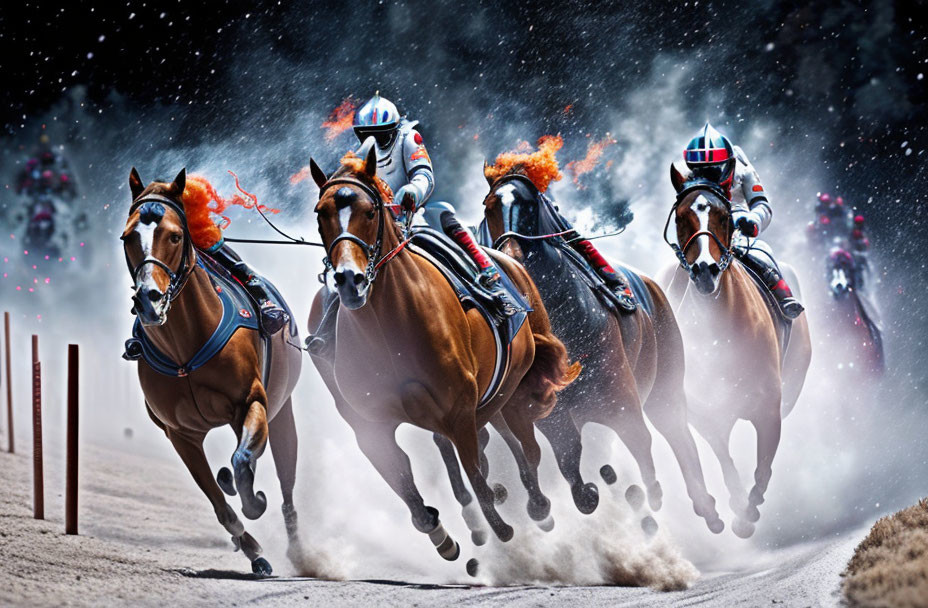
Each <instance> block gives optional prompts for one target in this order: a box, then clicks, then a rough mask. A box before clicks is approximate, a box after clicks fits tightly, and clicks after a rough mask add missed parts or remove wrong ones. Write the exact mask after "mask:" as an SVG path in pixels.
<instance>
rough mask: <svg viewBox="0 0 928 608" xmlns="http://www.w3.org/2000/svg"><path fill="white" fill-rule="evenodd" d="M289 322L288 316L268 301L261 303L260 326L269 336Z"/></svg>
mask: <svg viewBox="0 0 928 608" xmlns="http://www.w3.org/2000/svg"><path fill="white" fill-rule="evenodd" d="M289 322H290V315H288V314H287V312H286V311H285V310H283V309H282V308H280V307H278V306H276V305H275V304H274V303H273V302H271V301H270V300H265V301H264V302H262V303H261V325H262V327H264V331H266V332H267V333H268V334H269V335H272V336H273V335H274V334H276V333H277V332H279V331H280V330H281V329H283V328H284V327H285V326H286V325H287V324H288V323H289Z"/></svg>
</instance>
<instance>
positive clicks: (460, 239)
mask: <svg viewBox="0 0 928 608" xmlns="http://www.w3.org/2000/svg"><path fill="white" fill-rule="evenodd" d="M451 238H453V239H454V242H455V243H457V244H458V245H460V246H461V247H462V248H463V249H464V250H465V251H466V252H467V253H468V254H469V255H470V257H471V259H473V260H474V262H476V263H477V266H478V267H479V268H480V270H486V269H487V268H489V267H491V266H492V265H493V263H492V262H490V258H488V257H487V254H485V253H484V252H483V250H482V249H480V247H478V246H477V243H475V242H474V239H473V237H472V236H471V235H470V233H469V232H468V231H467V230H465V229H463V228H460V229H458V230H455V231H454V232H453V233H452V234H451Z"/></svg>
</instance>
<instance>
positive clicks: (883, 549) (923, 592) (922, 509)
mask: <svg viewBox="0 0 928 608" xmlns="http://www.w3.org/2000/svg"><path fill="white" fill-rule="evenodd" d="M842 576H844V583H843V585H842V587H843V590H844V596H845V598H847V601H848V604H849V605H851V606H855V607H861V608H864V607H866V608H890V607H892V608H917V607H925V606H928V498H926V499H922V500H920V501H919V502H918V504H917V505H915V506H913V507H909V508H908V509H903V510H902V511H899V512H898V513H896V514H894V515H890V516H889V517H883V518H880V519H879V520H878V521H877V522H876V523H875V524H873V528H872V529H871V530H870V534H869V535H867V538H865V539H864V540H863V542H861V543H860V545H858V546H857V549H856V550H855V551H854V556H853V557H852V558H851V561H850V562H848V565H847V570H845V571H844V573H843V574H842Z"/></svg>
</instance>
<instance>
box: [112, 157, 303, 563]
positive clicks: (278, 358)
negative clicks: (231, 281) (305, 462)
mask: <svg viewBox="0 0 928 608" xmlns="http://www.w3.org/2000/svg"><path fill="white" fill-rule="evenodd" d="M185 184H186V172H185V171H181V172H180V173H179V174H178V175H177V177H176V178H175V179H174V181H173V182H170V183H162V182H153V183H151V184H149V185H148V187H145V186H144V185H143V184H142V181H141V179H140V178H139V175H138V173H137V172H136V170H135V169H134V168H133V169H132V173H131V174H130V176H129V187H130V189H131V191H132V200H133V202H132V206H131V208H130V211H129V219H128V221H127V222H126V228H125V231H124V232H123V234H122V240H123V245H124V248H125V254H126V260H127V262H128V263H129V268H130V271H131V273H132V275H133V281H134V283H135V284H134V289H135V295H134V296H133V301H134V303H135V306H134V309H133V310H134V312H135V313H136V314H137V315H138V317H139V319H140V320H141V324H142V329H143V331H144V334H145V336H146V338H147V340H148V341H149V342H150V343H151V344H152V345H153V346H154V347H155V348H157V350H158V351H160V352H161V353H163V354H164V355H166V356H167V357H169V358H170V360H171V361H175V362H178V361H179V362H184V361H190V360H191V358H192V357H193V356H194V355H195V354H196V353H197V352H198V351H199V350H200V348H201V346H202V345H204V344H205V343H206V342H207V340H209V339H210V337H211V336H212V335H213V331H214V330H215V329H216V327H217V326H218V325H219V323H220V318H221V317H222V313H223V305H222V302H221V301H220V299H219V296H218V295H217V288H216V285H214V284H213V282H212V281H211V279H210V277H209V275H208V274H207V272H206V270H205V269H204V267H203V266H202V265H201V264H198V260H197V257H198V255H200V254H199V253H198V251H197V249H196V248H195V247H194V245H193V243H192V241H191V237H190V231H189V229H188V226H187V220H186V213H185V209H184V199H183V192H184V186H185ZM169 313H170V314H169ZM295 340H296V337H295V336H291V335H290V333H289V328H285V329H284V330H282V331H280V332H278V333H277V334H276V335H275V336H273V338H272V346H271V366H270V369H269V370H268V382H267V384H266V385H265V384H264V382H262V364H263V360H264V349H263V348H262V345H261V338H260V337H259V336H258V333H257V331H253V330H246V329H241V328H240V329H238V330H236V331H235V333H234V334H232V336H231V338H230V339H229V341H228V342H227V343H226V344H225V346H224V347H223V348H222V349H221V350H220V351H219V352H218V353H216V354H215V355H214V356H213V357H212V358H211V359H209V360H208V361H207V362H206V363H205V364H204V365H202V367H199V368H198V369H196V370H194V371H190V372H189V373H185V372H179V373H178V374H177V375H176V376H173V377H172V376H168V375H165V374H163V373H159V372H158V371H156V370H155V369H154V368H153V367H152V366H151V365H149V364H148V363H147V362H146V361H145V360H144V359H143V360H142V361H140V362H139V366H138V372H139V380H140V382H141V385H142V391H143V393H144V394H145V405H146V407H147V409H148V414H149V416H150V417H151V419H152V421H153V422H154V423H155V424H156V425H157V426H158V427H159V428H161V429H162V430H163V431H164V433H165V435H167V438H168V439H169V440H170V441H171V444H172V445H173V446H174V449H175V450H176V451H177V454H178V455H179V456H180V457H181V459H182V460H183V461H184V464H185V465H186V466H187V469H188V470H189V471H190V474H191V475H193V478H194V480H195V481H196V482H197V485H198V486H200V489H201V490H202V491H203V493H204V494H206V497H207V498H208V499H209V501H210V503H212V505H213V509H214V510H215V512H216V517H217V518H218V519H219V523H221V524H222V525H223V526H224V527H225V529H226V530H227V531H228V532H229V533H230V534H231V535H232V542H233V543H234V544H235V547H236V549H239V548H240V549H241V550H242V551H243V552H244V553H245V555H246V556H247V557H248V559H249V560H251V565H252V569H253V571H254V572H256V573H259V574H270V573H271V566H270V564H269V563H268V562H267V560H266V559H264V558H263V557H261V553H262V552H263V549H262V548H261V545H259V544H258V542H257V541H256V540H255V539H254V537H252V536H251V535H250V534H249V533H248V532H246V531H245V527H244V525H242V522H241V521H240V520H239V519H238V517H237V516H236V515H235V511H233V510H232V507H230V506H229V505H228V503H226V500H225V497H224V496H223V489H224V490H225V491H226V492H228V493H230V494H231V493H235V492H236V491H237V492H238V493H239V494H240V495H241V498H242V512H243V513H244V515H245V516H246V517H248V518H249V519H257V518H258V517H260V516H261V514H262V513H263V512H264V510H265V508H266V506H267V501H266V499H265V497H264V493H263V492H255V491H254V488H253V486H254V473H255V467H256V465H257V461H258V458H259V457H260V456H261V454H262V453H263V452H264V449H265V446H266V445H267V442H268V439H269V438H270V442H271V445H272V448H273V450H272V451H273V454H274V464H275V465H276V467H277V474H278V477H279V478H280V487H281V491H282V493H283V507H282V509H283V513H284V521H285V523H286V527H287V534H288V537H289V542H290V547H289V551H288V556H289V557H290V558H291V560H294V561H295V560H296V559H297V558H299V557H300V551H301V550H300V547H299V536H298V528H297V518H296V510H295V509H294V506H293V484H294V479H295V476H296V456H297V437H296V428H295V426H294V422H293V406H292V402H291V398H290V394H291V392H292V391H293V387H294V386H295V385H296V382H297V379H298V378H299V375H300V366H301V352H300V350H299V349H298V348H294V347H293V346H292V345H291V342H294V341H295ZM227 424H228V425H230V426H231V427H232V429H233V430H234V431H235V434H236V436H237V437H238V438H239V443H238V447H237V449H236V450H235V452H234V453H233V455H232V464H233V470H234V474H232V473H230V472H229V470H228V469H223V470H222V471H221V473H220V480H219V481H220V482H221V483H222V486H223V487H222V489H220V485H219V483H217V480H216V478H214V477H213V474H212V472H211V471H210V467H209V463H208V462H207V460H206V456H205V454H204V453H203V440H204V438H205V437H206V434H207V433H208V432H209V431H210V430H212V429H214V428H216V427H220V426H224V425H227Z"/></svg>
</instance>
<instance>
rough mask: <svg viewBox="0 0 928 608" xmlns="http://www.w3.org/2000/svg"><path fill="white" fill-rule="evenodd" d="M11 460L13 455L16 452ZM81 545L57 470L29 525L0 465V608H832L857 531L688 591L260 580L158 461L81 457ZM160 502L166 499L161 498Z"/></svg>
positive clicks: (92, 450) (104, 453)
mask: <svg viewBox="0 0 928 608" xmlns="http://www.w3.org/2000/svg"><path fill="white" fill-rule="evenodd" d="M21 449H22V448H21ZM81 455H82V459H83V462H82V474H81V484H82V485H81V500H82V503H81V535H80V536H77V537H73V536H72V537H69V536H65V535H64V534H63V529H64V525H63V497H62V494H61V490H60V488H62V487H63V484H61V483H60V475H58V474H56V473H55V470H57V469H60V468H61V467H60V463H59V462H57V461H56V459H54V458H48V459H47V460H48V461H49V462H50V463H54V466H48V465H46V466H47V467H48V474H47V479H46V520H45V521H36V520H34V519H33V518H32V501H31V495H32V476H31V465H32V461H31V458H30V457H28V456H25V455H23V454H17V455H9V454H6V453H3V454H0V487H2V488H3V491H2V492H0V605H13V606H51V605H69V606H84V605H130V604H131V605H152V606H154V605H158V606H162V605H165V604H170V605H173V606H188V605H204V604H220V603H222V604H225V605H233V606H234V605H251V604H259V603H264V604H268V605H285V606H286V605H300V606H335V605H339V606H341V605H344V606H366V607H369V606H413V605H416V606H444V605H451V604H455V605H479V606H484V605H491V604H502V603H505V604H506V605H507V606H539V605H560V604H573V605H582V606H670V605H675V606H677V605H678V606H687V605H696V604H699V605H701V606H770V605H782V606H832V605H837V604H839V601H840V600H839V596H838V586H839V583H840V577H839V573H840V571H841V570H842V569H843V568H844V565H845V564H846V563H847V560H848V559H849V558H850V556H851V553H852V551H853V548H854V546H855V545H856V543H857V542H859V540H860V538H861V537H862V535H863V533H864V531H863V530H862V531H860V532H859V533H854V534H850V535H847V536H844V537H841V538H836V539H834V540H830V541H820V542H818V543H814V544H807V545H803V546H801V547H798V548H791V549H788V550H783V551H781V552H780V553H778V554H777V555H776V560H775V562H776V563H777V564H778V565H777V566H776V567H774V568H772V569H767V570H762V571H756V570H752V569H751V568H750V566H746V569H745V570H743V571H740V572H727V573H722V572H719V573H709V574H706V573H704V574H703V576H702V577H701V578H700V579H699V580H698V581H697V582H696V583H695V584H694V585H693V586H692V587H691V588H690V589H689V590H687V591H684V592H676V593H658V592H655V591H651V590H648V589H636V588H619V587H526V586H519V587H480V586H468V585H459V586H456V585H432V584H428V583H427V582H425V581H420V582H413V581H398V580H351V581H342V582H331V581H319V580H313V579H294V578H271V579H266V580H254V579H252V578H251V577H249V576H245V575H243V574H242V573H243V572H245V571H246V568H247V561H245V560H244V559H243V558H242V556H241V555H238V554H233V553H232V551H231V543H226V542H224V541H222V540H221V539H220V538H219V535H218V534H217V527H218V526H217V525H216V522H215V521H214V520H213V519H212V510H211V509H209V507H208V505H206V504H204V499H203V497H202V496H200V495H199V494H198V493H197V492H196V491H195V490H192V489H191V488H190V486H189V485H186V484H185V483H184V482H185V481H186V480H183V479H178V478H177V476H176V470H175V469H172V468H170V467H169V466H168V465H167V464H165V463H163V462H160V461H157V460H155V461H151V460H148V459H144V458H142V457H140V456H134V455H129V454H124V453H117V452H113V451H109V450H106V449H103V448H97V447H84V448H83V449H82V453H81ZM166 497H169V498H166Z"/></svg>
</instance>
